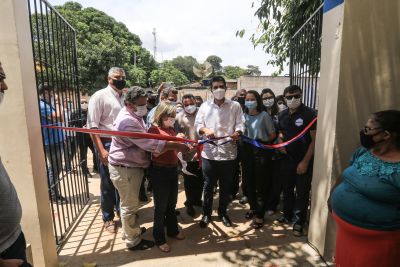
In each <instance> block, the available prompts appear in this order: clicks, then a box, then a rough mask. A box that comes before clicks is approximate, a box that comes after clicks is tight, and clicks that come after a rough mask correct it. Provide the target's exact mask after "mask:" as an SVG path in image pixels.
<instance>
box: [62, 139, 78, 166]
mask: <svg viewBox="0 0 400 267" xmlns="http://www.w3.org/2000/svg"><path fill="white" fill-rule="evenodd" d="M75 154H76V137H75V136H67V137H66V138H65V140H64V157H65V171H72V170H73V168H74V157H75Z"/></svg>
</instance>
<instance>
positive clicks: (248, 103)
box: [244, 101, 257, 109]
mask: <svg viewBox="0 0 400 267" xmlns="http://www.w3.org/2000/svg"><path fill="white" fill-rule="evenodd" d="M244 105H245V106H246V108H248V109H255V108H257V102H256V101H245V102H244Z"/></svg>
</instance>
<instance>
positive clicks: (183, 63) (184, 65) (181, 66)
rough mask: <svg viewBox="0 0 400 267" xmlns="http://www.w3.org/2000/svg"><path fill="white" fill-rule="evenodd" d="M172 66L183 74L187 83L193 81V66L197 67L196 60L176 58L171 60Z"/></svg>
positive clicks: (189, 57) (194, 78) (185, 57)
mask: <svg viewBox="0 0 400 267" xmlns="http://www.w3.org/2000/svg"><path fill="white" fill-rule="evenodd" d="M171 63H172V65H173V66H174V67H175V68H177V69H178V70H180V71H181V72H183V74H185V76H186V77H187V78H188V79H189V81H195V80H196V79H197V77H196V75H195V74H194V73H193V66H196V65H198V64H199V63H198V62H197V59H195V58H194V57H192V56H183V57H182V56H178V57H176V58H174V59H172V60H171Z"/></svg>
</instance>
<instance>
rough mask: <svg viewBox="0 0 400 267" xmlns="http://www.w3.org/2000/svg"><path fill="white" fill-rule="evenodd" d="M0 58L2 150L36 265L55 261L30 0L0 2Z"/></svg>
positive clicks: (48, 264)
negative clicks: (3, 88) (5, 86)
mask: <svg viewBox="0 0 400 267" xmlns="http://www.w3.org/2000/svg"><path fill="white" fill-rule="evenodd" d="M0 25H1V30H0V60H1V62H2V65H3V68H4V70H5V72H6V75H7V80H6V81H7V84H8V87H9V90H7V91H6V93H5V101H4V103H3V104H2V106H1V107H0V122H1V124H0V155H1V157H2V161H3V163H4V165H5V167H6V169H7V171H8V173H9V175H10V177H11V180H12V182H13V184H14V185H15V187H16V190H17V193H18V196H19V199H20V201H21V205H22V212H23V217H22V228H23V231H24V233H25V237H26V239H27V243H30V244H31V248H32V255H33V261H34V262H33V263H34V265H35V266H40V267H41V266H56V265H57V253H56V249H55V239H54V235H53V225H52V221H51V217H52V214H51V211H50V205H49V198H48V192H47V178H46V177H47V176H46V167H45V158H44V153H43V144H42V136H41V129H40V120H39V110H38V104H37V94H36V90H35V84H36V83H35V76H34V69H33V66H34V65H33V55H32V45H31V37H30V28H29V27H30V26H29V16H28V10H27V2H26V0H2V1H0Z"/></svg>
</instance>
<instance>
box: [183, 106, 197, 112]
mask: <svg viewBox="0 0 400 267" xmlns="http://www.w3.org/2000/svg"><path fill="white" fill-rule="evenodd" d="M196 110H197V107H196V106H195V105H190V106H187V107H185V111H186V112H187V113H189V114H193V113H195V112H196Z"/></svg>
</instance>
